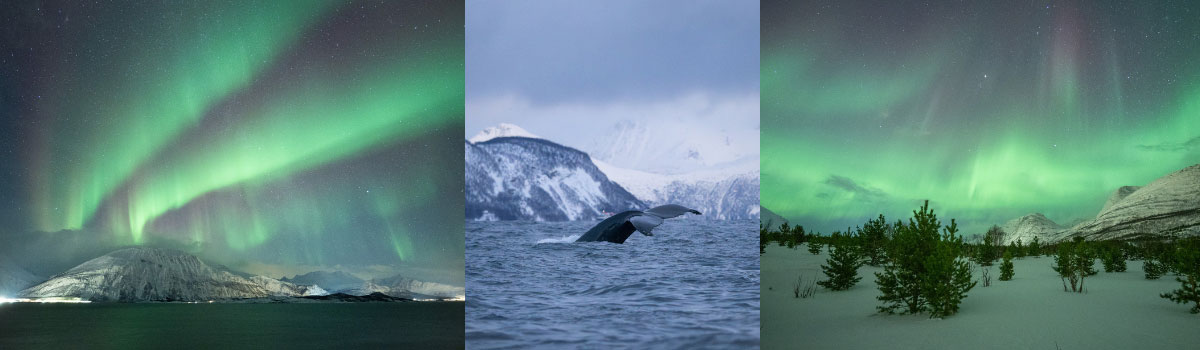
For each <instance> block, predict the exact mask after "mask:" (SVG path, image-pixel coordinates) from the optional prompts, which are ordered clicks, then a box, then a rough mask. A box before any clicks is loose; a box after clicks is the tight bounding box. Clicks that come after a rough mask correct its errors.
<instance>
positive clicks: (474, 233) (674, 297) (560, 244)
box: [466, 219, 759, 349]
mask: <svg viewBox="0 0 1200 350" xmlns="http://www.w3.org/2000/svg"><path fill="white" fill-rule="evenodd" d="M595 223H596V222H557V223H538V222H471V221H469V222H467V223H466V228H467V236H466V240H467V271H466V273H467V310H466V320H467V324H466V344H467V347H468V348H471V349H501V348H512V349H528V348H547V349H561V348H614V347H615V348H636V349H645V348H662V349H710V348H711V349H740V348H757V347H758V345H759V302H758V297H759V268H758V247H757V242H758V236H757V234H758V231H757V230H758V221H757V220H742V221H705V220H695V219H693V220H679V219H674V220H667V222H665V223H664V224H663V225H662V226H659V227H658V228H657V229H656V230H655V235H654V236H653V237H646V236H643V235H642V234H640V233H634V234H633V236H631V237H630V238H629V240H628V241H626V242H625V244H613V243H607V242H589V243H571V242H572V241H574V239H575V238H576V237H578V236H579V234H581V233H583V232H585V231H587V229H588V228H591V226H592V225H594V224H595Z"/></svg>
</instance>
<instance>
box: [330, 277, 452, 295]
mask: <svg viewBox="0 0 1200 350" xmlns="http://www.w3.org/2000/svg"><path fill="white" fill-rule="evenodd" d="M345 293H346V294H350V295H368V294H371V293H383V294H387V295H390V296H393V297H401V298H410V299H422V298H458V299H461V298H464V297H465V296H466V288H463V287H456V286H452V285H448V284H441V283H434V282H425V281H418V280H414V279H411V278H407V277H404V276H401V275H396V276H392V277H387V278H376V279H373V280H370V281H366V282H363V284H362V285H361V286H360V287H358V288H355V289H351V290H348V291H346V292H345Z"/></svg>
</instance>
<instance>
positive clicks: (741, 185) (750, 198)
mask: <svg viewBox="0 0 1200 350" xmlns="http://www.w3.org/2000/svg"><path fill="white" fill-rule="evenodd" d="M592 161H593V162H594V163H595V164H596V167H598V168H599V169H600V170H601V171H603V172H604V173H605V174H607V175H608V177H609V179H612V180H613V181H615V182H616V183H618V184H620V185H621V187H624V188H626V189H628V190H629V192H630V193H633V195H634V196H637V198H638V199H641V200H642V201H644V202H646V205H648V206H652V207H653V206H656V205H663V204H671V203H675V204H681V205H685V206H688V207H690V208H695V209H696V210H699V211H700V212H702V213H704V218H706V219H717V220H732V219H757V218H758V217H759V206H758V200H759V193H758V191H759V172H758V162H757V160H747V161H744V162H741V163H740V164H733V165H728V166H726V167H722V168H717V169H707V170H701V171H695V172H691V173H686V174H671V175H667V174H655V173H650V172H645V171H639V170H632V169H624V168H620V167H617V166H614V165H612V164H609V163H607V162H604V161H600V160H596V159H593V160H592Z"/></svg>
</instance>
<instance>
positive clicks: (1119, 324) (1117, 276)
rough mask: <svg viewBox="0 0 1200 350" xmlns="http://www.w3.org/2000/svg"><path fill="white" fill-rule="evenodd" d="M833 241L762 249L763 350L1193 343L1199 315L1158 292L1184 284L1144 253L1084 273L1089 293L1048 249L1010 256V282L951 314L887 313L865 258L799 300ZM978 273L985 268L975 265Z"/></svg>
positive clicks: (977, 293) (977, 294) (978, 293)
mask: <svg viewBox="0 0 1200 350" xmlns="http://www.w3.org/2000/svg"><path fill="white" fill-rule="evenodd" d="M827 257H828V250H827V249H823V250H822V252H821V254H820V255H813V254H810V253H809V252H808V250H807V247H806V246H804V245H801V246H797V247H796V249H794V250H793V249H788V248H787V247H780V246H778V245H776V244H775V243H772V244H771V245H770V246H768V247H767V251H766V254H764V255H762V264H761V269H762V285H761V288H762V294H761V302H762V311H761V312H762V315H761V316H762V348H763V349H1196V348H1197V347H1198V346H1200V345H1198V344H1200V315H1194V314H1190V313H1188V307H1187V306H1185V305H1182V304H1175V303H1173V302H1171V301H1169V300H1167V299H1163V298H1159V297H1158V294H1159V293H1163V292H1167V291H1170V290H1173V289H1177V288H1179V283H1178V282H1176V281H1175V278H1174V276H1173V275H1167V276H1163V277H1162V278H1160V279H1158V280H1146V279H1145V278H1144V277H1143V273H1142V262H1141V261H1129V262H1128V269H1127V270H1126V272H1119V273H1106V272H1104V269H1103V266H1101V265H1100V264H1099V261H1097V263H1096V269H1097V271H1100V273H1099V274H1097V275H1096V276H1092V277H1088V278H1087V279H1086V280H1085V282H1084V283H1085V287H1086V289H1087V293H1086V294H1076V293H1065V292H1063V287H1062V282H1061V281H1060V280H1059V278H1058V275H1057V274H1056V273H1055V272H1054V270H1051V269H1050V265H1051V264H1052V263H1053V258H1051V257H1026V258H1019V259H1014V260H1013V265H1014V272H1015V275H1014V277H1013V280H1011V281H999V280H997V278H998V276H999V275H1000V273H999V260H997V262H996V264H995V266H992V267H991V274H992V276H993V277H992V285H991V286H990V287H984V286H983V283H982V282H981V283H979V284H977V285H976V286H975V288H974V289H971V291H970V292H968V293H967V298H966V299H963V302H962V304H961V308H960V309H959V312H958V313H957V314H955V315H953V316H950V317H947V318H946V319H941V320H936V319H929V316H928V315H927V314H918V315H885V314H879V313H877V312H876V311H875V307H876V306H878V305H880V303H879V301H878V300H876V299H875V297H876V296H878V295H879V289H878V288H877V287H876V285H875V275H874V273H875V272H877V271H881V270H882V268H875V267H870V266H863V267H862V268H860V269H859V270H858V272H859V276H861V277H862V280H861V281H859V282H858V284H856V285H854V287H852V288H850V289H849V290H846V291H840V292H832V291H829V290H826V289H823V288H820V287H819V286H818V287H817V288H818V290H817V293H816V295H815V296H813V297H810V298H807V299H797V298H795V297H794V295H793V294H792V285H793V284H794V283H795V281H796V277H797V276H798V275H801V274H802V275H804V276H805V278H806V279H812V278H813V277H816V278H819V279H824V278H825V276H824V274H822V273H821V264H823V263H824V262H825V259H826V258H827ZM975 277H976V279H978V278H979V270H978V269H977V270H976V271H975Z"/></svg>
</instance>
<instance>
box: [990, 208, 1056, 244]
mask: <svg viewBox="0 0 1200 350" xmlns="http://www.w3.org/2000/svg"><path fill="white" fill-rule="evenodd" d="M1000 228H1001V229H1003V230H1004V239H1003V241H1002V243H1003V244H1006V245H1007V244H1010V243H1014V242H1016V241H1017V239H1020V240H1021V242H1022V244H1029V242H1033V238H1034V237H1038V241H1039V242H1053V241H1058V240H1059V239H1062V237H1063V235H1065V234H1066V233H1067V232H1066V228H1065V227H1062V226H1061V225H1059V224H1057V223H1055V222H1054V221H1053V220H1050V219H1049V218H1047V217H1046V216H1045V215H1042V214H1040V213H1033V214H1029V215H1025V216H1022V217H1019V218H1016V219H1012V220H1009V221H1008V222H1006V223H1004V225H1000Z"/></svg>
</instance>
